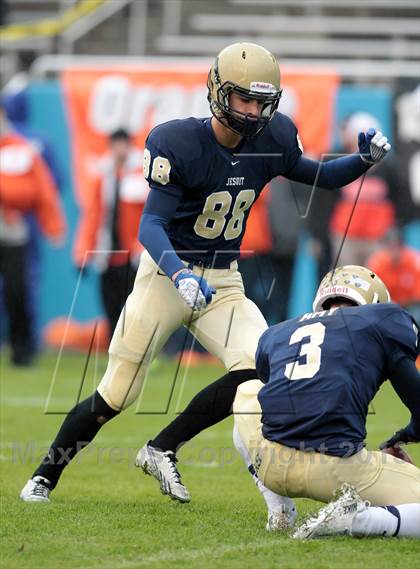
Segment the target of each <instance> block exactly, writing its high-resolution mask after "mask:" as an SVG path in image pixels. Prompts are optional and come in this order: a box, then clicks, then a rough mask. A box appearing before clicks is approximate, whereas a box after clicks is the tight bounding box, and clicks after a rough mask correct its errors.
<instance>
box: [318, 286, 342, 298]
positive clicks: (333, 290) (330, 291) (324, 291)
mask: <svg viewBox="0 0 420 569" xmlns="http://www.w3.org/2000/svg"><path fill="white" fill-rule="evenodd" d="M348 292H349V289H348V288H347V287H346V286H331V287H329V288H324V289H322V290H321V291H320V293H319V296H326V295H327V294H347V293H348Z"/></svg>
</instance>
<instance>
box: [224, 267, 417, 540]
mask: <svg viewBox="0 0 420 569" xmlns="http://www.w3.org/2000/svg"><path fill="white" fill-rule="evenodd" d="M313 310H314V312H312V313H309V314H304V315H302V316H300V317H298V318H295V319H293V320H288V321H285V322H282V323H281V324H278V325H276V326H272V327H271V328H269V329H268V330H267V331H266V332H265V333H264V334H263V335H262V337H261V338H260V341H259V344H258V349H257V354H256V367H257V372H258V376H259V378H260V379H261V381H258V380H253V381H249V382H246V383H243V384H242V385H240V386H239V388H238V391H237V395H236V398H235V402H234V417H235V426H234V441H235V444H236V446H237V448H238V450H239V452H240V453H241V454H242V455H243V456H244V455H245V456H249V458H250V461H251V462H252V465H253V468H254V471H255V473H256V474H257V475H258V477H259V479H260V480H261V483H262V484H264V485H265V487H267V488H269V489H270V490H272V491H273V492H276V493H278V494H281V495H283V496H289V497H290V498H294V497H305V498H311V499H314V500H319V501H322V502H329V501H331V500H334V501H332V502H331V503H330V504H328V505H327V506H326V507H325V508H323V509H322V510H321V511H320V512H319V514H318V515H317V516H315V517H313V518H311V519H309V520H308V521H307V522H305V523H304V524H303V525H302V526H301V527H299V528H298V529H297V530H296V531H295V533H294V537H295V538H301V539H309V538H313V537H321V536H327V535H340V534H341V535H342V534H348V535H379V536H401V537H420V484H419V482H420V470H419V469H418V468H417V467H416V466H414V465H413V464H410V463H409V462H408V461H403V460H400V459H399V458H396V456H395V454H398V453H397V452H396V451H397V450H398V449H399V446H398V445H399V444H400V443H408V442H419V440H420V376H419V373H418V371H417V369H416V365H415V360H416V357H417V355H418V351H419V348H418V328H417V325H416V323H415V322H414V321H413V319H412V318H411V316H410V315H409V314H408V313H407V312H406V311H404V310H403V309H402V308H400V307H399V306H398V305H396V304H392V303H391V302H390V297H389V293H388V291H387V289H386V287H385V285H384V284H383V282H382V281H381V280H380V279H379V278H378V276H377V275H375V274H374V273H373V272H372V271H370V270H368V269H366V268H364V267H360V266H354V265H348V266H343V267H339V268H337V269H335V270H333V271H331V272H330V273H328V274H327V275H326V276H325V277H324V279H323V280H322V282H321V284H320V286H319V289H318V292H317V294H316V297H315V301H314V304H313ZM387 379H389V380H390V381H391V384H392V386H393V388H394V390H395V391H396V393H397V394H398V396H399V397H400V399H401V401H402V402H403V403H404V404H405V405H406V406H407V407H408V409H409V410H410V411H411V414H412V416H411V421H410V423H409V424H408V425H407V426H406V427H405V428H403V429H401V430H400V431H398V433H396V434H395V435H394V436H393V437H391V438H390V439H389V440H388V441H386V442H385V443H383V444H382V445H381V448H383V449H388V452H387V453H385V452H379V451H377V452H370V451H368V450H366V448H365V436H366V416H367V413H368V408H369V405H370V403H371V401H372V399H373V398H374V396H375V394H376V392H377V391H378V390H379V388H380V387H381V385H382V384H383V383H384V381H386V380H387ZM392 449H394V451H392ZM402 456H404V455H403V454H402ZM406 456H407V458H408V455H406ZM337 491H338V495H337V494H336V492H337ZM334 498H335V499H334Z"/></svg>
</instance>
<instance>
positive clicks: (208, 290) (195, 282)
mask: <svg viewBox="0 0 420 569" xmlns="http://www.w3.org/2000/svg"><path fill="white" fill-rule="evenodd" d="M174 284H175V286H176V289H177V291H178V292H179V294H180V295H181V296H182V298H183V300H184V301H185V303H186V304H187V305H188V306H189V307H190V308H191V309H192V310H203V308H206V306H207V305H208V304H210V302H211V300H212V296H213V294H215V293H216V290H215V289H214V288H213V287H212V286H209V285H208V284H207V281H206V280H205V279H204V278H203V277H198V276H197V275H195V274H194V273H193V272H192V271H190V270H189V269H183V270H182V271H181V272H180V273H179V274H178V275H177V276H176V277H175V280H174Z"/></svg>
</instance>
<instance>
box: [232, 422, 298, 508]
mask: <svg viewBox="0 0 420 569" xmlns="http://www.w3.org/2000/svg"><path fill="white" fill-rule="evenodd" d="M233 442H234V445H235V447H236V450H237V451H238V452H239V454H240V455H241V457H242V459H243V461H244V462H245V464H246V467H247V469H248V472H249V473H250V474H251V476H252V478H253V480H254V482H255V485H256V487H257V488H258V490H259V491H260V493H261V495H262V497H263V498H264V500H265V503H266V504H267V508H268V511H269V512H283V511H284V509H285V508H286V509H287V511H289V512H290V513H292V514H293V515H294V516H295V517H296V516H297V511H296V506H295V503H294V501H293V500H292V499H291V498H287V497H285V496H280V494H276V493H275V492H273V491H272V490H269V489H268V488H266V487H265V486H264V484H263V483H262V482H261V480H260V479H259V478H258V476H257V475H256V474H255V470H254V466H253V464H252V462H251V457H250V456H249V453H248V449H247V448H246V446H245V445H244V442H243V440H242V438H241V435H240V434H239V431H238V429H237V427H236V425H234V427H233Z"/></svg>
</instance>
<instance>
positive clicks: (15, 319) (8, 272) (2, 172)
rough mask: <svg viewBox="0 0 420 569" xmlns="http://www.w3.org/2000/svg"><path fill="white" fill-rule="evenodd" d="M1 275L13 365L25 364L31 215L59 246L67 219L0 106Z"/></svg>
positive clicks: (29, 343) (34, 155)
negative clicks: (29, 220)
mask: <svg viewBox="0 0 420 569" xmlns="http://www.w3.org/2000/svg"><path fill="white" fill-rule="evenodd" d="M0 151H1V156H0V176H1V180H0V275H1V277H2V280H3V293H4V307H5V310H6V312H7V315H8V325H9V338H10V345H11V350H12V361H13V363H14V364H16V365H29V364H30V363H31V361H32V359H33V356H34V354H35V349H36V342H35V330H34V321H33V318H31V312H30V309H29V304H30V303H29V298H28V285H27V280H28V279H29V275H28V254H29V251H30V247H29V246H30V232H29V228H28V225H27V222H26V219H25V216H26V215H28V214H33V215H34V216H35V218H36V220H37V222H38V224H39V228H40V230H41V231H42V233H43V234H44V235H45V236H46V237H48V238H49V239H50V240H51V241H52V242H53V243H54V244H55V245H60V244H61V243H62V240H63V238H64V233H65V220H64V216H63V213H62V211H61V207H60V203H59V198H58V192H57V188H56V186H55V183H54V180H53V178H52V177H51V174H50V172H49V170H48V168H47V166H46V164H45V162H44V160H43V159H42V157H41V156H40V154H39V152H38V151H37V150H36V149H35V148H34V146H33V145H32V144H31V143H30V142H29V141H27V140H26V139H25V138H24V137H22V136H21V135H20V134H18V133H16V132H14V131H13V129H12V128H11V125H10V124H9V122H8V120H7V117H6V113H5V111H4V108H3V106H2V105H0Z"/></svg>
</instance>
